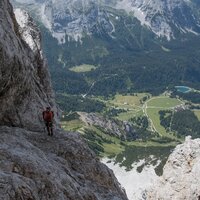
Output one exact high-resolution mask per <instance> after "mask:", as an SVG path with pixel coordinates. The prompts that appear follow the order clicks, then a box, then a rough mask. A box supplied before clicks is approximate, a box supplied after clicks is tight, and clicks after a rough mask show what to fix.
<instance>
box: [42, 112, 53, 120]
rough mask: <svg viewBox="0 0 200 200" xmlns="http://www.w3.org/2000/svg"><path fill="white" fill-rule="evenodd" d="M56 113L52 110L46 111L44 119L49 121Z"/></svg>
mask: <svg viewBox="0 0 200 200" xmlns="http://www.w3.org/2000/svg"><path fill="white" fill-rule="evenodd" d="M53 116H54V113H53V112H52V111H44V112H43V119H44V120H45V121H47V122H51V121H52V120H53Z"/></svg>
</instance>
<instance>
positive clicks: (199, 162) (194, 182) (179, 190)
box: [145, 137, 200, 200]
mask: <svg viewBox="0 0 200 200" xmlns="http://www.w3.org/2000/svg"><path fill="white" fill-rule="evenodd" d="M199 168H200V139H195V140H191V138H190V137H187V138H186V140H185V142H184V143H183V144H181V145H178V146H177V147H176V148H175V150H174V151H173V153H172V154H171V155H170V157H169V159H168V161H167V163H166V165H165V167H164V170H163V175H162V176H161V178H160V179H159V181H158V182H157V183H156V184H155V185H154V186H152V188H151V189H149V190H148V191H147V192H146V195H145V197H146V199H148V200H155V199H163V200H180V199H186V200H196V199H199V198H200V187H199V186H200V179H199V176H200V171H199Z"/></svg>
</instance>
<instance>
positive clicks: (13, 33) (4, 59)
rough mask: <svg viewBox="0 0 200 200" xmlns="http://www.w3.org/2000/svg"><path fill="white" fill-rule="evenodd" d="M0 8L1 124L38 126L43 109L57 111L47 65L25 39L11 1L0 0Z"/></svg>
mask: <svg viewBox="0 0 200 200" xmlns="http://www.w3.org/2000/svg"><path fill="white" fill-rule="evenodd" d="M0 9H1V13H0V15H1V16H0V18H1V24H0V36H1V37H0V38H1V40H0V49H1V51H0V58H1V59H0V66H1V69H0V70H1V73H0V77H1V81H0V88H1V90H0V95H1V98H0V105H1V106H0V124H1V125H11V126H18V127H26V128H28V129H30V130H38V129H41V126H42V125H41V118H40V115H41V111H42V109H44V108H45V107H46V106H47V105H50V106H52V107H53V108H54V109H55V111H56V107H55V103H54V99H53V92H52V89H51V85H50V78H49V73H48V71H47V66H46V63H45V62H44V60H43V59H42V57H41V54H40V51H39V50H36V51H35V52H32V50H31V49H30V47H29V46H28V44H26V43H25V42H24V40H23V39H22V37H23V36H22V35H21V33H20V29H19V28H18V24H17V21H16V19H15V16H14V13H13V10H12V7H11V5H10V4H9V3H8V2H7V1H1V2H0ZM6 11H7V12H6ZM39 39H40V38H37V39H36V40H35V41H37V42H40V41H39ZM55 113H56V112H55Z"/></svg>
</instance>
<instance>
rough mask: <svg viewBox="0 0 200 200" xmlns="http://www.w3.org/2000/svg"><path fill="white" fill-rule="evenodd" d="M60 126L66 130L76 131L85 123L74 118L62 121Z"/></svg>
mask: <svg viewBox="0 0 200 200" xmlns="http://www.w3.org/2000/svg"><path fill="white" fill-rule="evenodd" d="M61 126H62V128H63V129H64V130H66V131H78V130H79V129H81V128H82V127H84V126H85V123H84V122H82V121H81V120H79V119H76V120H71V121H64V122H62V124H61Z"/></svg>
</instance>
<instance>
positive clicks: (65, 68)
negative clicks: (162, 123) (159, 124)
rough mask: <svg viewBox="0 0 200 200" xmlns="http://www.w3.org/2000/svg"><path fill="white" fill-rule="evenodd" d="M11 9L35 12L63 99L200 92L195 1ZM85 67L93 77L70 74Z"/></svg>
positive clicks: (133, 0)
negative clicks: (177, 89) (181, 88)
mask: <svg viewBox="0 0 200 200" xmlns="http://www.w3.org/2000/svg"><path fill="white" fill-rule="evenodd" d="M13 1H14V0H13ZM13 3H14V5H15V6H16V7H25V8H26V9H27V10H29V12H30V13H31V14H32V16H33V17H34V18H35V19H36V20H37V21H38V23H39V24H40V28H41V31H42V34H43V38H44V44H43V47H44V51H45V53H46V56H47V59H48V62H49V65H50V68H51V73H52V78H53V84H54V87H55V89H56V91H57V92H67V93H70V94H83V93H87V92H88V91H89V94H95V95H108V94H113V93H115V92H122V93H124V92H135V91H149V92H157V93H159V92H161V91H163V90H164V89H165V88H166V87H171V86H173V85H176V84H187V85H190V86H192V87H198V85H199V84H198V83H199V82H200V78H199V77H200V76H199V74H200V69H199V63H200V61H199V60H198V57H199V51H200V47H199V45H198V43H199V42H200V36H199V34H200V14H199V13H200V3H199V1H197V0H190V1H189V0H164V1H163V0H149V1H147V0H142V1H141V0H140V1H139V0H122V1H120V0H112V1H108V0H99V1H97V0H82V1H81V0H72V1H69V0H57V1H53V0H38V1H37V0H30V1H24V0H15V1H14V2H13ZM83 64H89V65H92V66H94V67H92V69H93V70H89V71H88V70H86V71H84V72H79V73H77V72H74V71H73V70H71V68H72V67H74V66H81V65H83ZM69 69H70V70H69ZM91 86H92V87H91Z"/></svg>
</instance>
